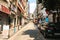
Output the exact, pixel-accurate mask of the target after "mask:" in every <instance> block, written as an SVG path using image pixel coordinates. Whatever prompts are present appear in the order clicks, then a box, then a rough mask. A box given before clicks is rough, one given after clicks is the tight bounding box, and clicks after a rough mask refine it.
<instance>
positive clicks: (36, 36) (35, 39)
mask: <svg viewBox="0 0 60 40" xmlns="http://www.w3.org/2000/svg"><path fill="white" fill-rule="evenodd" d="M20 31H21V32H19V34H18V35H17V36H16V38H14V40H45V39H44V37H43V36H42V35H41V33H40V32H39V30H38V29H37V27H35V26H34V23H32V22H30V23H29V24H27V25H26V26H25V27H24V28H22V29H21V30H20Z"/></svg>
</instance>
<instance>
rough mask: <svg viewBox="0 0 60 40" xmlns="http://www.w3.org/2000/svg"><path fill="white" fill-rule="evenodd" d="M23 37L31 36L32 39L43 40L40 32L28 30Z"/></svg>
mask: <svg viewBox="0 0 60 40" xmlns="http://www.w3.org/2000/svg"><path fill="white" fill-rule="evenodd" d="M22 35H29V36H30V37H31V38H34V40H43V39H42V38H41V36H40V33H39V32H38V30H27V31H24V33H23V34H22Z"/></svg>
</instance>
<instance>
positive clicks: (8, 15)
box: [0, 0, 28, 32]
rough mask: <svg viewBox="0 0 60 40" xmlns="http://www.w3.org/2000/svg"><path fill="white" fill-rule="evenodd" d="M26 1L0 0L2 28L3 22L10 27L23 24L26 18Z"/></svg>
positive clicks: (0, 23) (0, 22)
mask: <svg viewBox="0 0 60 40" xmlns="http://www.w3.org/2000/svg"><path fill="white" fill-rule="evenodd" d="M27 1H28V0H0V25H1V26H2V28H3V25H4V24H5V25H6V24H8V25H9V27H10V28H15V27H17V26H19V25H21V24H22V25H24V22H25V21H24V20H25V19H26V18H27V9H28V8H27ZM22 20H23V21H22ZM21 21H22V22H21ZM2 28H1V29H2ZM14 32H15V29H14Z"/></svg>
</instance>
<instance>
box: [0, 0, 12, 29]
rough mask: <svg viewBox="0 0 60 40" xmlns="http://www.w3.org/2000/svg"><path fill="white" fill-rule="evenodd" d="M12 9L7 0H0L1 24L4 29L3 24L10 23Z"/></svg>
mask: <svg viewBox="0 0 60 40" xmlns="http://www.w3.org/2000/svg"><path fill="white" fill-rule="evenodd" d="M10 14H11V13H10V10H9V4H8V2H7V1H6V0H0V25H1V30H3V29H2V28H3V25H6V24H8V25H9V15H10Z"/></svg>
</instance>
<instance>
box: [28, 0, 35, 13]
mask: <svg viewBox="0 0 60 40" xmlns="http://www.w3.org/2000/svg"><path fill="white" fill-rule="evenodd" d="M28 3H30V13H33V12H34V10H35V8H36V0H28Z"/></svg>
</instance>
